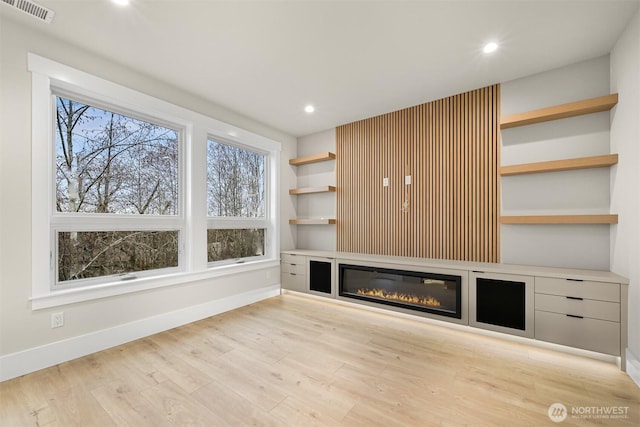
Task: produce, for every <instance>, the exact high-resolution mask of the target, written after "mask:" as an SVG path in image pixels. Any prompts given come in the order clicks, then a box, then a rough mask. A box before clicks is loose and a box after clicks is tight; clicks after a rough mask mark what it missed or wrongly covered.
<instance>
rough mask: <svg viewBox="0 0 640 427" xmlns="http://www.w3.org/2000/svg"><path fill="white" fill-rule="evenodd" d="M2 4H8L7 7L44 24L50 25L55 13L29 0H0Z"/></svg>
mask: <svg viewBox="0 0 640 427" xmlns="http://www.w3.org/2000/svg"><path fill="white" fill-rule="evenodd" d="M1 1H2V2H3V3H5V4H8V5H9V6H13V7H15V8H16V9H18V10H21V11H23V12H24V13H28V14H29V15H31V16H33V17H34V18H38V19H40V20H42V21H45V22H46V23H48V24H50V23H51V21H53V17H54V16H55V14H56V13H55V12H54V11H53V10H51V9H47V8H46V7H43V6H40V5H39V4H36V3H34V2H32V1H31V0H1Z"/></svg>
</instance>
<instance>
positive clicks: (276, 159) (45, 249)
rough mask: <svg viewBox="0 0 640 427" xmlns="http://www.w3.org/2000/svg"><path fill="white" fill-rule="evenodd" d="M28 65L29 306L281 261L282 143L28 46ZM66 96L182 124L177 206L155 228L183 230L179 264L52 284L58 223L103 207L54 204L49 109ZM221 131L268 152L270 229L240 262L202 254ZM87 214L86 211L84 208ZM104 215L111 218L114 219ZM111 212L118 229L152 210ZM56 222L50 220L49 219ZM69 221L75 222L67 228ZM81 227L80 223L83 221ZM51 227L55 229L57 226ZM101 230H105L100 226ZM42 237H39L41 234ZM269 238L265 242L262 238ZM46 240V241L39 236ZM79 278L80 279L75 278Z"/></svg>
mask: <svg viewBox="0 0 640 427" xmlns="http://www.w3.org/2000/svg"><path fill="white" fill-rule="evenodd" d="M27 64H28V71H30V72H31V90H32V92H31V110H32V116H31V117H32V118H31V120H32V123H31V147H32V162H31V167H32V172H31V175H32V176H31V178H32V194H31V202H32V206H31V208H32V211H31V217H32V221H31V222H32V227H31V231H32V236H31V246H32V260H31V261H32V262H31V266H32V267H31V274H32V281H31V296H30V301H31V307H32V310H39V309H43V308H48V307H55V306H60V305H64V304H70V303H76V302H81V301H88V300H93V299H97V298H104V297H110V296H115V295H121V294H126V293H131V292H139V291H143V290H149V289H155V288H160V287H164V286H172V285H180V284H184V283H189V282H192V281H197V280H203V279H207V278H212V277H220V276H225V275H230V274H236V273H239V272H244V271H253V270H258V269H263V268H270V267H276V266H278V265H279V260H278V250H277V248H278V247H279V243H280V242H279V234H280V230H279V218H278V217H279V201H280V200H279V198H280V191H279V173H280V151H281V144H280V143H279V142H277V141H274V140H271V139H269V138H266V137H263V136H261V135H257V134H255V133H252V132H250V131H247V130H245V129H242V128H239V127H236V126H233V125H230V124H228V123H224V122H222V121H219V120H217V119H214V118H211V117H208V116H205V115H203V114H200V113H198V112H194V111H191V110H188V109H185V108H183V107H180V106H177V105H175V104H173V103H170V102H167V101H164V100H161V99H158V98H155V97H153V96H150V95H147V94H144V93H141V92H138V91H136V90H133V89H130V88H128V87H125V86H122V85H119V84H117V83H113V82H111V81H108V80H105V79H102V78H100V77H96V76H93V75H91V74H88V73H86V72H83V71H80V70H77V69H75V68H72V67H69V66H67V65H64V64H60V63H58V62H55V61H52V60H50V59H47V58H44V57H41V56H39V55H36V54H33V53H28V57H27ZM56 95H58V96H63V97H64V96H71V97H72V99H74V100H78V101H80V102H85V101H87V102H89V103H91V105H94V106H96V107H98V108H109V109H112V110H111V111H114V112H117V113H121V114H125V115H130V116H132V117H134V118H139V119H141V120H150V121H152V122H153V123H157V124H160V125H167V126H168V127H171V128H172V129H176V130H178V129H179V130H180V132H181V133H180V137H181V141H180V148H179V150H180V152H179V156H181V159H180V164H179V180H180V182H179V185H180V189H179V192H180V193H181V198H180V200H179V203H180V208H179V209H180V211H179V214H178V215H177V216H176V215H171V216H170V215H167V216H164V215H162V216H154V218H153V219H154V221H153V222H154V223H155V224H156V225H155V226H154V228H153V229H154V230H158V229H165V230H181V231H180V237H179V239H180V241H179V267H178V268H177V269H176V268H174V267H171V268H170V269H168V270H167V271H164V270H165V269H162V270H150V272H151V273H149V274H147V273H148V272H139V273H136V277H135V279H133V280H119V279H118V280H110V279H109V278H113V277H112V276H105V277H107V279H105V280H96V279H91V280H90V283H89V282H87V283H83V285H84V286H70V287H65V286H63V287H60V286H57V287H54V286H52V283H53V282H52V281H53V280H54V277H53V276H54V275H55V271H56V270H57V259H55V258H54V253H55V251H53V250H52V249H53V245H57V243H56V240H57V235H56V232H57V231H58V230H62V231H91V230H95V229H96V228H99V227H100V225H99V224H101V221H103V220H104V219H105V218H103V217H102V216H101V215H103V214H90V215H91V216H92V218H88V219H82V221H81V222H82V224H81V225H78V224H80V223H78V222H74V221H75V220H76V216H77V215H79V214H76V213H66V215H58V214H59V213H58V212H57V210H56V209H55V190H56V187H55V186H56V182H55V156H56V153H55V140H54V133H53V132H54V130H55V123H54V121H53V117H54V115H53V113H52V111H53V109H55V96H56ZM209 137H211V138H215V139H216V140H222V139H225V140H227V141H230V142H232V143H233V144H235V145H239V146H245V147H248V149H251V150H253V151H258V152H265V153H267V155H266V159H265V162H266V164H265V174H266V173H267V172H266V170H267V168H268V170H269V173H268V179H266V181H267V182H266V183H265V187H266V188H265V191H267V188H268V193H269V194H268V196H267V195H266V194H265V198H266V200H265V203H266V206H265V210H266V211H265V216H266V222H267V225H268V227H269V230H270V233H266V234H268V237H265V256H264V257H259V258H260V259H257V260H253V259H245V262H244V263H242V264H232V265H209V264H208V262H207V248H206V241H207V239H206V232H207V227H208V219H207V210H206V209H207V208H206V205H207V200H206V199H207V194H206V145H207V144H206V141H207V139H208V138H209ZM85 215H86V214H85ZM107 215H109V219H108V221H110V220H111V215H110V214H107ZM114 215H116V216H118V217H119V218H116V219H115V220H114V223H113V224H115V223H116V222H117V225H113V227H116V228H118V229H120V230H124V229H127V230H131V226H135V227H136V228H135V229H134V230H139V229H141V228H143V227H144V225H143V222H145V220H146V219H149V217H150V216H152V215H119V214H114ZM54 222H55V223H56V227H57V228H56V227H53V225H52V224H53V223H54ZM70 227H73V228H74V229H73V230H69V228H70ZM81 227H82V228H81ZM54 228H55V231H54ZM101 231H103V230H102V229H101ZM43 237H44V239H43ZM267 240H268V242H267ZM44 242H48V245H47V244H43V243H44ZM79 280H82V279H79Z"/></svg>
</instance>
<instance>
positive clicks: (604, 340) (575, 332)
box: [535, 310, 620, 356]
mask: <svg viewBox="0 0 640 427" xmlns="http://www.w3.org/2000/svg"><path fill="white" fill-rule="evenodd" d="M535 316H536V326H535V338H536V339H537V340H541V341H547V342H552V343H556V344H562V345H567V346H570V347H577V348H582V349H585V350H591V351H597V352H599V353H606V354H611V355H613V356H620V323H616V322H609V321H607V320H598V319H590V318H588V317H585V318H583V319H579V318H575V317H568V316H567V315H565V314H557V313H548V312H546V311H538V310H536V314H535Z"/></svg>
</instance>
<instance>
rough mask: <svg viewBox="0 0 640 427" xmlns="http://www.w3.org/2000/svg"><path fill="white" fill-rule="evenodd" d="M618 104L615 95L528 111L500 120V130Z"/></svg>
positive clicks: (607, 108)
mask: <svg viewBox="0 0 640 427" xmlns="http://www.w3.org/2000/svg"><path fill="white" fill-rule="evenodd" d="M617 103H618V94H617V93H614V94H611V95H605V96H600V97H597V98H590V99H585V100H582V101H577V102H570V103H568V104H562V105H556V106H553V107H548V108H542V109H539V110H533V111H528V112H526V113H519V114H513V115H510V116H504V117H502V118H501V119H500V129H509V128H513V127H517V126H525V125H531V124H534V123H542V122H547V121H550V120H558V119H565V118H568V117H575V116H581V115H583V114H591V113H597V112H600V111H608V110H610V109H611V108H613V106H614V105H616V104H617Z"/></svg>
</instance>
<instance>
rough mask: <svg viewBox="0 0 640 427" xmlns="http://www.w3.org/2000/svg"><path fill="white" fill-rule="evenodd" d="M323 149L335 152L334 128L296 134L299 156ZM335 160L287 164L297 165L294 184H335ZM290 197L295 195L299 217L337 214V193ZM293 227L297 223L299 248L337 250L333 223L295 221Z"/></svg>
mask: <svg viewBox="0 0 640 427" xmlns="http://www.w3.org/2000/svg"><path fill="white" fill-rule="evenodd" d="M325 151H330V152H332V153H335V152H336V131H335V129H329V130H327V131H323V132H319V133H315V134H312V135H308V136H304V137H301V138H298V156H299V157H301V156H308V155H311V154H316V153H322V152H325ZM336 162H337V160H336V161H327V162H319V163H312V164H310V165H305V166H290V167H291V168H295V169H297V183H296V184H295V187H316V186H321V185H333V186H335V185H336ZM291 188H293V186H292V187H291ZM289 197H291V198H295V203H297V210H298V217H299V218H335V217H336V193H313V194H304V195H298V196H289ZM292 227H297V229H298V230H297V233H298V236H297V248H298V249H314V250H323V251H335V250H336V226H335V225H298V226H292Z"/></svg>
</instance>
